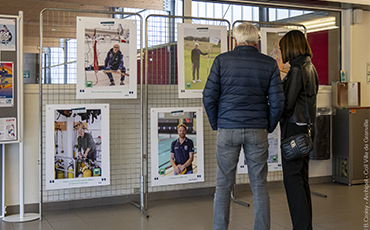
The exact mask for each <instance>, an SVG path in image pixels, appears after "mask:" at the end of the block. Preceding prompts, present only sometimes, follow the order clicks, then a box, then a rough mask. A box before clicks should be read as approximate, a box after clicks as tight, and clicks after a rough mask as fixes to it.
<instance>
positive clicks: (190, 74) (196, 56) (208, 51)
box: [177, 23, 227, 98]
mask: <svg viewBox="0 0 370 230" xmlns="http://www.w3.org/2000/svg"><path fill="white" fill-rule="evenodd" d="M226 51H227V27H226V26H213V25H200V24H187V23H179V24H177V58H178V91H179V98H202V97H203V95H202V92H203V89H204V86H205V84H206V82H207V79H208V75H209V72H210V70H211V67H212V64H213V61H214V59H215V58H216V57H217V55H219V54H221V53H224V52H226Z"/></svg>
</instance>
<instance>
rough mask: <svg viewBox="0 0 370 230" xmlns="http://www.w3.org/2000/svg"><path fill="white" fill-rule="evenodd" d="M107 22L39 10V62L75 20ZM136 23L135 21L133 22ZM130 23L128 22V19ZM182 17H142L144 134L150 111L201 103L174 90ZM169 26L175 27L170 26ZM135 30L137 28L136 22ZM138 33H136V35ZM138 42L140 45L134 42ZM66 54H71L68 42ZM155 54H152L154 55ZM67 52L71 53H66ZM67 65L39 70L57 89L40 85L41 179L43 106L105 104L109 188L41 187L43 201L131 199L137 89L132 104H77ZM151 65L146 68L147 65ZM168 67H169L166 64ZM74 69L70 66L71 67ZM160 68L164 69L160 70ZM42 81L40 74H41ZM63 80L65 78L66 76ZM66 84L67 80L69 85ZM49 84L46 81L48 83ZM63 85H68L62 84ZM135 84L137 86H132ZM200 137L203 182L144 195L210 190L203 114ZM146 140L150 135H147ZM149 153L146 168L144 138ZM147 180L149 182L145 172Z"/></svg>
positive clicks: (209, 144)
mask: <svg viewBox="0 0 370 230" xmlns="http://www.w3.org/2000/svg"><path fill="white" fill-rule="evenodd" d="M77 16H87V17H109V16H111V15H108V14H107V15H106V14H97V13H82V12H66V11H60V12H59V11H45V12H44V13H43V28H42V31H43V36H42V39H43V47H44V48H48V51H47V52H45V54H44V62H43V63H42V65H43V66H44V65H45V62H46V60H47V58H49V56H48V55H47V53H48V52H49V53H53V52H55V55H59V53H58V52H60V49H63V48H62V47H61V44H63V42H61V39H62V41H63V39H67V40H68V41H69V40H71V39H76V17H77ZM137 18H138V17H137ZM131 19H132V17H131ZM182 21H183V19H182V18H176V19H172V20H170V19H169V18H168V17H166V16H151V17H149V18H148V21H147V22H146V23H147V35H146V39H148V47H149V48H148V83H149V85H148V114H149V116H148V123H149V125H148V127H149V129H148V133H149V134H150V132H151V130H150V108H161V107H203V103H202V100H201V99H183V98H178V87H177V80H178V78H177V77H178V76H177V48H176V40H177V38H176V34H177V33H176V24H177V23H182ZM191 21H192V23H194V24H203V25H224V26H227V23H225V22H223V21H214V20H201V19H192V20H191ZM171 25H175V26H174V27H171ZM138 26H139V23H138ZM171 28H174V35H171V34H173V33H171ZM140 33H141V31H140V29H139V28H138V34H140ZM137 42H138V43H139V42H140V40H139V39H138V41H137ZM68 49H76V48H75V45H74V44H73V43H72V44H70V45H69V46H68ZM154 51H155V52H154ZM72 52H73V51H72ZM59 60H61V61H60V63H50V64H51V65H58V64H63V62H64V59H63V58H61V59H59ZM68 62H72V63H71V64H66V65H67V69H68V74H65V73H64V71H65V68H64V66H63V68H59V66H56V67H53V68H54V69H53V68H46V69H43V73H47V71H52V72H51V73H52V74H51V75H52V78H53V79H54V81H55V82H54V83H59V84H43V86H42V92H43V97H42V119H43V124H42V141H43V150H42V156H43V161H42V162H43V163H42V167H43V172H42V174H43V178H45V168H46V161H45V154H46V148H45V146H46V145H45V135H46V133H45V120H46V119H45V106H46V105H48V104H82V105H83V104H94V103H108V104H109V105H110V118H109V119H110V170H111V184H110V185H109V186H104V187H87V188H70V189H59V190H45V185H43V187H42V190H43V201H44V202H55V201H67V200H76V199H87V198H99V197H109V196H118V195H126V194H133V193H136V192H137V191H138V189H139V188H140V173H141V171H140V145H141V143H140V127H141V120H140V117H141V113H140V111H141V106H140V87H138V91H137V95H138V98H137V99H129V100H117V99H115V100H109V99H105V100H100V99H90V100H77V99H76V86H75V85H74V84H73V83H74V82H73V77H72V78H71V77H70V75H72V74H73V72H75V71H74V70H73V69H74V68H75V67H69V65H73V60H71V59H68ZM150 62H152V63H150ZM168 63H170V64H168ZM74 65H75V63H74ZM161 66H166V68H160V67H161ZM44 76H46V75H44ZM66 76H67V77H66ZM69 79H72V80H69ZM49 80H50V79H49ZM49 80H48V79H43V83H51V82H49ZM68 83H69V84H68ZM138 84H139V82H138ZM203 132H204V137H203V141H204V177H205V182H203V183H191V184H181V185H168V186H159V187H151V186H150V179H149V188H148V191H149V192H157V191H170V190H181V189H192V188H205V187H214V186H215V185H216V183H215V182H216V167H217V164H216V158H215V143H216V132H215V131H212V129H211V127H210V125H209V123H208V118H207V115H206V113H205V111H204V113H203ZM148 136H149V137H150V135H148ZM148 146H149V147H148V149H149V162H148V163H149V168H150V163H151V156H150V139H149V140H148ZM148 176H149V178H151V175H150V170H148ZM281 180H282V172H269V174H268V181H281ZM248 182H249V179H248V176H247V175H237V177H236V183H237V184H244V183H248Z"/></svg>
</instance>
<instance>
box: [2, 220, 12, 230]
mask: <svg viewBox="0 0 370 230" xmlns="http://www.w3.org/2000/svg"><path fill="white" fill-rule="evenodd" d="M0 229H1V230H15V228H14V227H13V224H12V223H9V222H4V221H0Z"/></svg>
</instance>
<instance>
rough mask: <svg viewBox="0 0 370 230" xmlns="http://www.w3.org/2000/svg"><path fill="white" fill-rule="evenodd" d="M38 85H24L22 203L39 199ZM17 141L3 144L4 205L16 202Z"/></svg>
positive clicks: (17, 202)
mask: <svg viewBox="0 0 370 230" xmlns="http://www.w3.org/2000/svg"><path fill="white" fill-rule="evenodd" d="M38 87H39V86H38V85H36V84H26V85H24V131H23V144H24V203H25V204H30V203H38V202H39V198H38V194H39V187H38V186H39V179H38V177H39V171H38V165H37V160H38V158H39V149H38V148H39V145H38V143H39V126H38V124H39V122H38V121H39V93H38ZM18 147H19V144H8V145H6V146H5V153H6V155H5V165H6V170H5V205H17V204H19V167H18V165H19V151H18Z"/></svg>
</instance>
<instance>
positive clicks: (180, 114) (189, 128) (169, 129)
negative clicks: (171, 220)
mask: <svg viewBox="0 0 370 230" xmlns="http://www.w3.org/2000/svg"><path fill="white" fill-rule="evenodd" d="M150 111H151V151H150V153H151V185H152V186H160V185H171V184H185V183H194V182H203V181H204V163H203V156H204V152H203V108H202V107H193V108H191V107H189V108H152V109H150Z"/></svg>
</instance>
